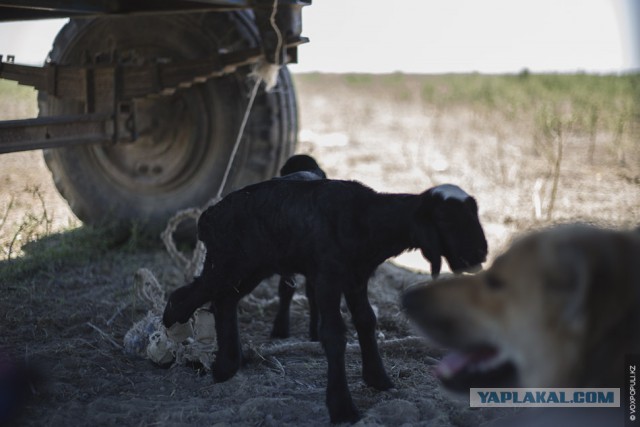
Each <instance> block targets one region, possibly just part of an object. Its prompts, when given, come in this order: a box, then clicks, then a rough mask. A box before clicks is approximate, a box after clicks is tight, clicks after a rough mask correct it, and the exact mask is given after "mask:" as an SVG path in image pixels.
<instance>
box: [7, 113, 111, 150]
mask: <svg viewBox="0 0 640 427" xmlns="http://www.w3.org/2000/svg"><path fill="white" fill-rule="evenodd" d="M114 132H115V130H114V122H113V119H112V117H111V114H82V115H77V116H61V117H41V118H37V119H26V120H7V121H0V154H3V153H11V152H15V151H25V150H39V149H45V148H54V147H66V146H70V145H78V144H96V143H102V142H111V141H113V138H114Z"/></svg>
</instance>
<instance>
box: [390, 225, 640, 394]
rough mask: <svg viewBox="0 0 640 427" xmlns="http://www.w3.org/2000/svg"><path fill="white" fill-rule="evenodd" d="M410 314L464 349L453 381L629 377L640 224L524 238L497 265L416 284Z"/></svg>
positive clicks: (615, 380)
mask: <svg viewBox="0 0 640 427" xmlns="http://www.w3.org/2000/svg"><path fill="white" fill-rule="evenodd" d="M402 303H403V306H404V308H405V310H406V312H407V314H408V315H409V317H410V318H411V319H412V320H414V321H415V322H416V323H417V324H418V325H419V326H420V327H421V328H422V329H423V330H424V331H425V332H426V334H427V335H428V336H429V337H431V338H432V339H434V340H436V341H437V342H440V343H441V344H443V345H445V346H448V347H452V348H453V349H455V350H454V351H453V352H452V353H451V354H449V355H448V356H445V357H444V358H443V360H442V361H441V363H440V365H439V366H438V368H437V369H436V373H437V374H438V376H439V377H440V378H441V380H442V381H443V383H444V385H445V386H447V387H449V388H451V389H453V390H458V391H466V390H468V388H469V387H514V386H520V387H587V386H590V387H620V386H621V385H622V384H623V380H624V376H623V370H624V355H625V354H628V353H638V352H640V232H639V231H635V232H620V231H610V230H603V229H598V228H595V227H590V226H585V225H564V226H557V227H554V228H550V229H547V230H545V231H542V232H537V233H533V234H531V235H528V236H526V237H524V238H522V239H520V240H518V241H516V242H515V243H514V244H513V245H512V246H511V248H510V249H509V250H508V251H507V252H506V253H504V254H503V255H502V256H500V257H499V258H497V259H496V260H495V262H494V263H493V265H492V266H491V268H489V269H488V270H486V271H484V272H481V273H479V274H477V275H473V276H457V277H452V278H448V279H442V280H439V281H436V282H433V283H430V284H427V285H421V286H416V287H413V288H411V289H409V290H407V291H406V292H405V294H404V296H403V301H402Z"/></svg>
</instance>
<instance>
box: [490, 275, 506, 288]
mask: <svg viewBox="0 0 640 427" xmlns="http://www.w3.org/2000/svg"><path fill="white" fill-rule="evenodd" d="M486 283H487V287H488V288H489V289H493V290H498V289H502V288H503V287H504V282H503V281H502V280H500V279H499V278H498V277H496V276H493V275H487V277H486Z"/></svg>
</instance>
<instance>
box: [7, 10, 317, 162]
mask: <svg viewBox="0 0 640 427" xmlns="http://www.w3.org/2000/svg"><path fill="white" fill-rule="evenodd" d="M276 3H277V9H276V13H275V16H274V18H275V23H276V25H277V27H278V29H279V31H280V33H281V35H282V37H283V38H284V41H283V42H282V44H279V42H278V37H279V36H280V35H278V34H277V33H276V32H275V30H274V28H273V26H272V24H271V19H272V13H273V7H274V1H273V0H155V1H149V0H92V1H88V0H87V1H81V0H20V1H17V0H14V1H13V2H11V1H3V0H0V22H6V21H15V20H30V19H45V18H62V17H69V18H84V17H96V16H97V17H99V16H107V15H108V16H113V15H120V16H128V15H143V14H146V15H150V14H165V15H166V14H176V13H197V12H211V11H220V12H223V11H230V10H237V9H251V10H252V11H253V16H254V19H255V22H256V25H257V27H258V30H259V33H260V38H261V45H260V46H259V47H257V48H252V49H247V50H241V51H234V52H219V53H218V54H217V55H215V56H212V57H206V58H200V59H197V60H188V61H187V60H183V61H170V60H167V61H163V60H161V59H158V60H157V61H156V62H153V63H143V64H136V63H127V62H126V61H122V60H121V58H120V57H119V55H118V52H117V51H115V50H114V51H112V52H108V54H102V55H98V56H97V57H94V58H87V59H86V61H85V62H86V63H85V64H83V65H63V64H56V63H53V62H49V63H47V64H45V65H44V66H43V67H34V66H27V65H20V64H16V63H15V58H14V57H13V56H2V55H0V78H3V79H7V80H13V81H16V82H18V83H19V84H21V85H27V86H32V87H33V88H35V89H36V90H38V91H44V92H46V93H47V94H48V95H50V96H54V97H58V98H63V99H73V100H76V101H80V102H81V103H82V104H83V105H84V114H80V115H65V116H53V117H40V118H34V119H26V120H10V121H0V154H1V153H9V152H15V151H25V150H36V149H46V148H57V147H65V146H70V145H78V144H96V143H109V144H130V143H134V142H135V141H136V139H137V136H138V135H137V132H136V117H135V110H136V109H135V102H134V101H135V100H136V99H141V98H145V97H150V96H154V97H157V96H166V95H171V94H172V93H173V92H175V91H176V90H177V89H178V88H181V87H189V86H191V85H193V84H196V83H199V82H204V81H206V80H207V79H210V78H214V77H219V76H222V75H225V74H227V73H232V72H234V71H235V70H236V69H237V68H238V67H241V66H244V65H248V64H255V63H257V62H258V61H261V60H266V61H267V62H270V63H275V62H278V63H279V64H285V63H295V62H297V46H298V45H300V44H302V43H306V42H307V41H308V39H307V38H305V37H302V36H301V35H300V34H301V30H302V22H301V9H302V7H304V6H307V5H310V4H311V0H276ZM278 49H280V51H278Z"/></svg>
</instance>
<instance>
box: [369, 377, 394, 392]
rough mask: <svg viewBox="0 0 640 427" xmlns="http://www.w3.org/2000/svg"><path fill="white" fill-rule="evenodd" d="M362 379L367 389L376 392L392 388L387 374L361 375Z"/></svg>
mask: <svg viewBox="0 0 640 427" xmlns="http://www.w3.org/2000/svg"><path fill="white" fill-rule="evenodd" d="M362 379H363V380H364V383H365V384H366V385H368V386H369V387H373V388H375V389H376V390H380V391H385V390H389V389H392V388H393V387H394V385H393V382H392V381H391V380H390V379H389V377H388V376H387V374H383V375H363V376H362Z"/></svg>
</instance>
